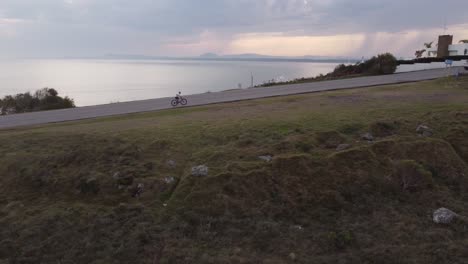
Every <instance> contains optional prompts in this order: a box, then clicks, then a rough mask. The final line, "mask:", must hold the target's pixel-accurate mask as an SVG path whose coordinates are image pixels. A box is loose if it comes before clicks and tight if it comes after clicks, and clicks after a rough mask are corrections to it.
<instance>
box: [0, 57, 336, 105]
mask: <svg viewBox="0 0 468 264" xmlns="http://www.w3.org/2000/svg"><path fill="white" fill-rule="evenodd" d="M339 63H340V62H302V61H300V62H297V61H206V60H91V59H82V60H78V59H58V60H3V61H0V97H3V96H5V95H12V94H18V93H25V92H34V91H35V90H38V89H41V88H45V87H49V88H54V89H56V90H57V91H58V92H59V95H60V96H68V97H70V98H72V99H73V100H74V101H75V104H76V105H77V106H89V105H99V104H109V103H117V102H126V101H134V100H145V99H152V98H163V97H171V96H174V95H175V94H176V93H178V92H179V91H180V92H181V93H182V94H183V95H190V94H200V93H207V92H217V91H223V90H230V89H239V88H240V89H246V88H249V87H251V86H252V84H253V85H254V86H255V85H260V84H262V83H265V82H271V81H275V82H279V81H288V80H294V79H296V78H302V77H314V76H317V75H319V74H326V73H328V72H330V71H332V70H333V69H334V68H335V67H336V66H337V65H338V64H339Z"/></svg>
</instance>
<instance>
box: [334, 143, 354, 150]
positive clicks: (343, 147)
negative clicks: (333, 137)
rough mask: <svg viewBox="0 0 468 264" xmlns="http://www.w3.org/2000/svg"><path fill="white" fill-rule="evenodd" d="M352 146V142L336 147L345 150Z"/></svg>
mask: <svg viewBox="0 0 468 264" xmlns="http://www.w3.org/2000/svg"><path fill="white" fill-rule="evenodd" d="M350 147H351V145H350V144H340V145H338V147H336V150H337V151H343V150H346V149H349V148H350Z"/></svg>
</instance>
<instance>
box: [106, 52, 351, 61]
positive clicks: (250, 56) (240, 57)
mask: <svg viewBox="0 0 468 264" xmlns="http://www.w3.org/2000/svg"><path fill="white" fill-rule="evenodd" d="M97 59H109V60H210V61H278V62H281V61H290V62H337V63H343V62H350V63H354V62H358V61H360V59H357V58H347V57H338V56H310V55H307V56H269V55H261V54H255V53H245V54H229V55H218V54H216V53H205V54H202V55H200V56H198V57H170V56H146V55H138V54H137V55H135V54H107V55H105V56H103V57H99V58H97Z"/></svg>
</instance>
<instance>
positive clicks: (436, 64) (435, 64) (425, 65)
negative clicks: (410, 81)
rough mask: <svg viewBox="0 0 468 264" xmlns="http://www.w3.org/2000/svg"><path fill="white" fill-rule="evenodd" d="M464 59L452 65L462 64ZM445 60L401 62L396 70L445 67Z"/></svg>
mask: <svg viewBox="0 0 468 264" xmlns="http://www.w3.org/2000/svg"><path fill="white" fill-rule="evenodd" d="M465 63H466V61H454V62H453V65H452V66H464V64H465ZM445 67H446V66H445V62H432V63H415V64H402V65H399V66H398V68H397V70H396V72H397V73H399V72H411V71H422V70H430V69H440V68H445Z"/></svg>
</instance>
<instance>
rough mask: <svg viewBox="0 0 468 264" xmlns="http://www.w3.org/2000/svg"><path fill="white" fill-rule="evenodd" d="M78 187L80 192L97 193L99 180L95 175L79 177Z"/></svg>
mask: <svg viewBox="0 0 468 264" xmlns="http://www.w3.org/2000/svg"><path fill="white" fill-rule="evenodd" d="M79 188H80V192H81V193H82V194H97V193H98V192H99V182H98V180H97V179H96V177H91V178H87V179H81V181H80V186H79Z"/></svg>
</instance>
